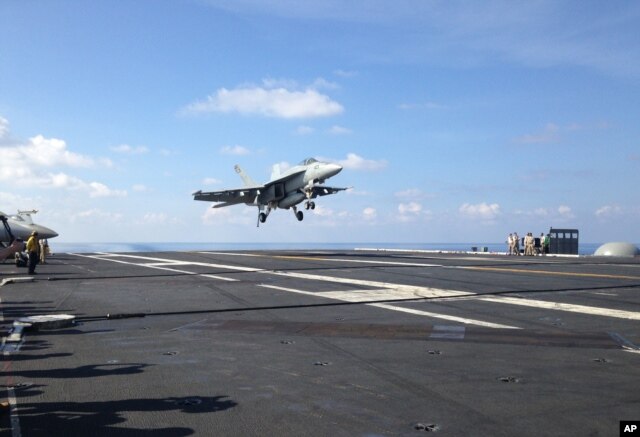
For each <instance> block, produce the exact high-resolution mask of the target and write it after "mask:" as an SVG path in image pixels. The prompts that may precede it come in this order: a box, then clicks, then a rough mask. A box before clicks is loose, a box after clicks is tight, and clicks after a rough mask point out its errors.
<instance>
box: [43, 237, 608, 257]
mask: <svg viewBox="0 0 640 437" xmlns="http://www.w3.org/2000/svg"><path fill="white" fill-rule="evenodd" d="M49 244H50V247H51V251H52V253H95V252H174V251H197V250H202V251H211V250H226V251H242V250H353V249H387V250H393V249H398V250H433V251H454V252H476V251H477V252H493V253H500V252H502V253H504V252H506V244H505V243H485V242H480V243H476V242H465V243H379V242H348V243H319V242H316V243H302V242H271V243H219V242H203V243H194V242H56V241H55V240H53V241H49ZM601 245H602V243H580V244H579V246H578V253H579V254H580V255H593V253H594V252H595V251H596V249H597V248H598V247H600V246H601ZM474 249H475V250H474Z"/></svg>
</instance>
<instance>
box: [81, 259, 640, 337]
mask: <svg viewBox="0 0 640 437" xmlns="http://www.w3.org/2000/svg"><path fill="white" fill-rule="evenodd" d="M77 256H84V257H87V258H94V259H102V260H106V261H112V262H118V263H122V264H129V265H135V266H140V267H147V268H153V269H160V270H167V271H174V272H178V273H183V274H188V275H194V276H203V277H210V278H214V279H220V278H218V277H217V276H216V275H208V276H207V275H203V274H198V273H195V272H190V271H187V270H178V269H172V268H169V267H162V266H161V265H160V263H167V264H170V263H174V262H180V263H182V261H176V260H171V259H167V258H156V257H147V256H140V255H125V254H100V255H77ZM114 258H131V259H136V260H146V261H154V262H153V263H142V264H141V263H135V262H128V261H122V260H119V259H114ZM180 265H182V264H180ZM188 265H193V266H208V267H215V268H222V269H229V270H236V271H242V272H257V273H263V274H270V275H278V276H285V277H290V278H299V279H307V280H312V281H314V280H315V281H325V282H334V283H339V284H350V285H359V286H364V287H370V288H372V289H373V290H349V291H329V292H317V293H311V292H305V293H309V294H310V295H313V296H321V297H325V298H330V299H337V300H343V301H347V302H359V301H375V300H381V301H385V300H403V299H407V300H409V299H416V300H418V299H437V298H463V299H464V298H467V299H474V300H481V301H485V302H494V303H502V304H510V305H521V306H528V307H534V308H543V309H551V310H558V311H568V312H574V313H582V314H589V315H596V316H605V317H615V318H622V319H628V320H640V313H638V312H632V311H624V310H616V309H608V308H599V307H591V306H585V305H573V304H566V303H561V302H549V301H542V300H534V299H525V298H515V297H506V296H486V295H483V294H477V293H473V292H466V291H456V290H445V289H439V288H431V287H421V286H414V285H402V284H394V283H390V282H380V281H368V280H361V279H351V278H341V277H334V276H323V275H316V274H309V273H297V272H284V271H278V270H274V271H271V270H264V269H257V268H252V267H243V266H231V265H224V264H212V263H201V262H193V263H189V264H188ZM430 266H434V265H430ZM457 268H462V269H473V270H491V271H496V270H497V271H516V272H523V273H544V274H562V275H573V276H575V275H578V276H585V277H590V276H595V277H608V278H612V277H615V278H624V279H630V278H636V277H633V276H616V275H599V274H585V273H568V272H548V271H542V270H525V269H503V268H493V267H486V268H485V267H464V266H459V267H457ZM638 279H640V277H638ZM227 280H232V281H233V280H234V279H227ZM290 290H293V289H290ZM299 292H302V291H301V290H299ZM381 303H382V302H381ZM394 308H396V307H394ZM397 308H401V307H397ZM389 309H390V308H389ZM394 310H396V311H404V312H409V311H406V310H407V309H404V308H403V309H401V310H399V309H394ZM412 311H413V310H412ZM414 314H416V313H414ZM423 315H425V314H423ZM434 317H435V316H434ZM464 320H472V319H464ZM473 322H474V323H475V322H478V321H477V320H474V321H473ZM463 323H464V322H463ZM483 323H487V322H483ZM512 328H515V327H512Z"/></svg>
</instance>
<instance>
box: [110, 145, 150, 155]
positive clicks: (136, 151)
mask: <svg viewBox="0 0 640 437" xmlns="http://www.w3.org/2000/svg"><path fill="white" fill-rule="evenodd" d="M110 149H111V151H112V152H116V153H122V154H124V155H143V154H145V153H148V152H149V148H148V147H146V146H136V147H133V146H130V145H128V144H120V145H119V146H113V147H111V148H110Z"/></svg>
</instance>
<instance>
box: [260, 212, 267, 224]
mask: <svg viewBox="0 0 640 437" xmlns="http://www.w3.org/2000/svg"><path fill="white" fill-rule="evenodd" d="M258 220H260V223H264V222H266V221H267V215H266V214H265V213H264V212H261V213H260V214H258Z"/></svg>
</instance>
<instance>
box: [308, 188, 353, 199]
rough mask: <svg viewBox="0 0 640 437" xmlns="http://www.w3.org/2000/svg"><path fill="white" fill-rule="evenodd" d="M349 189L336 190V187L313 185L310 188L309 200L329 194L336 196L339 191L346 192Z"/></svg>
mask: <svg viewBox="0 0 640 437" xmlns="http://www.w3.org/2000/svg"><path fill="white" fill-rule="evenodd" d="M349 188H351V187H346V188H338V187H327V186H324V185H314V186H313V187H312V188H311V199H315V198H316V197H318V196H327V195H329V194H336V193H337V192H339V191H344V190H348V189H349Z"/></svg>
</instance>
